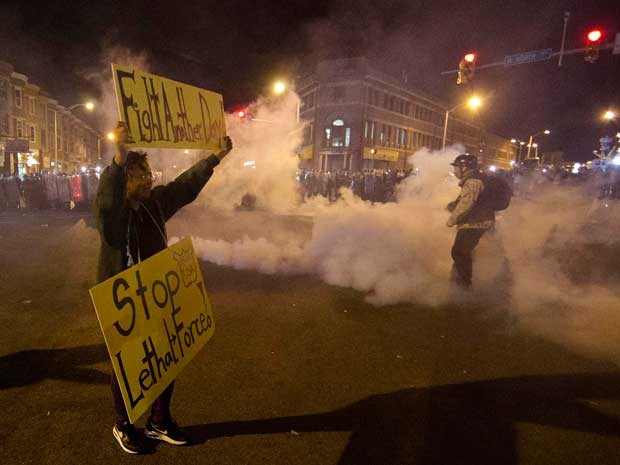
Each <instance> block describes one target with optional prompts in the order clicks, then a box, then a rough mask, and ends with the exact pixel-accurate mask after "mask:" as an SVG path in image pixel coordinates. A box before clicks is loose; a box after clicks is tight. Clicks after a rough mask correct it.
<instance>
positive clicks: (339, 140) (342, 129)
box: [323, 118, 351, 147]
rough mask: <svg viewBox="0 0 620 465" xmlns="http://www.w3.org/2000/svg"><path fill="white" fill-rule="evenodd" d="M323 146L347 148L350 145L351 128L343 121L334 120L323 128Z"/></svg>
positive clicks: (339, 119)
mask: <svg viewBox="0 0 620 465" xmlns="http://www.w3.org/2000/svg"><path fill="white" fill-rule="evenodd" d="M324 134H325V136H324V139H323V145H324V146H325V147H349V146H350V145H351V128H350V127H347V124H346V123H345V121H344V120H343V119H341V118H336V119H334V120H332V121H331V122H330V124H329V125H327V126H326V127H325V128H324Z"/></svg>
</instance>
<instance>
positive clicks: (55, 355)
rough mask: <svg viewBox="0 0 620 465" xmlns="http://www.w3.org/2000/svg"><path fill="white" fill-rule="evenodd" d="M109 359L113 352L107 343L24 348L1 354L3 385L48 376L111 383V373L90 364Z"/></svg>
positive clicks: (90, 382) (0, 367)
mask: <svg viewBox="0 0 620 465" xmlns="http://www.w3.org/2000/svg"><path fill="white" fill-rule="evenodd" d="M107 360H109V356H108V352H107V350H106V347H105V344H93V345H88V346H80V347H70V348H65V349H35V350H22V351H20V352H15V353H13V354H8V355H4V356H2V357H0V373H2V377H1V378H0V389H8V388H12V387H19V386H26V385H28V384H33V383H37V382H39V381H43V380H44V379H47V378H51V379H62V380H66V381H75V382H79V383H89V384H109V383H110V374H109V373H102V372H100V371H98V370H95V369H93V368H88V367H86V365H92V364H95V363H99V362H103V361H107Z"/></svg>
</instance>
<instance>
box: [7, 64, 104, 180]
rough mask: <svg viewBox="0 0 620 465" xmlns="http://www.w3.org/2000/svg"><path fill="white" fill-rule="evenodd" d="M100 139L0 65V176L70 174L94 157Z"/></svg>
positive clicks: (63, 109)
mask: <svg viewBox="0 0 620 465" xmlns="http://www.w3.org/2000/svg"><path fill="white" fill-rule="evenodd" d="M100 144H101V135H100V134H99V133H98V132H97V131H95V130H94V129H93V128H91V127H90V126H89V125H88V124H86V123H85V122H84V121H82V120H81V119H80V118H78V117H77V116H76V115H75V114H74V113H73V112H72V111H71V110H70V109H69V108H65V107H63V106H62V105H60V104H59V103H58V102H57V101H56V100H54V99H53V98H51V97H50V96H49V95H48V94H47V93H46V92H44V91H43V90H41V88H40V87H38V86H37V85H35V84H33V83H31V82H29V80H28V77H27V76H25V75H23V74H20V73H17V72H15V70H14V68H13V66H12V65H10V64H9V63H4V62H0V173H2V174H4V175H5V176H11V175H20V176H21V175H23V174H28V173H37V172H42V171H57V172H64V173H73V172H76V171H78V170H79V169H80V167H81V166H84V165H90V164H94V163H96V162H97V160H98V159H99V158H100V148H101V145H100Z"/></svg>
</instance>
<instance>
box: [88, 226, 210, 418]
mask: <svg viewBox="0 0 620 465" xmlns="http://www.w3.org/2000/svg"><path fill="white" fill-rule="evenodd" d="M90 296H91V299H92V301H93V304H94V306H95V311H96V312H97V317H98V318H99V324H100V325H101V330H102V331H103V336H104V338H105V342H106V345H107V347H108V352H109V354H110V358H111V360H112V366H113V367H114V372H115V373H116V377H117V379H118V383H119V386H120V388H121V392H122V395H123V400H124V402H125V407H126V408H127V413H128V415H129V420H130V421H131V422H132V423H134V422H135V421H136V420H137V419H138V418H140V416H141V415H142V414H143V413H144V412H146V410H147V409H148V408H149V406H150V405H151V404H152V403H153V401H154V400H155V399H157V397H159V395H160V394H161V393H162V392H163V391H164V389H166V387H168V385H169V384H170V383H171V382H172V381H173V380H174V378H175V377H176V376H177V375H178V374H179V373H180V372H181V370H183V368H185V366H186V365H187V364H188V363H189V361H190V360H191V359H192V358H193V357H194V356H195V355H196V354H197V353H198V352H199V351H200V349H201V348H202V347H203V346H204V345H205V344H206V342H207V341H208V340H209V339H210V338H211V336H213V333H214V331H215V320H214V318H213V312H212V310H211V304H210V302H209V298H208V296H207V292H206V289H205V286H204V282H203V279H202V274H201V273H200V267H199V266H198V260H197V259H196V254H195V253H194V248H193V245H192V241H191V239H189V238H186V239H183V240H181V241H180V242H177V243H176V244H174V245H172V246H170V247H168V248H167V249H165V250H162V251H161V252H159V253H157V254H156V255H153V256H152V257H149V258H148V259H146V260H144V261H142V262H140V263H138V264H137V265H134V266H132V267H131V268H128V269H127V270H125V271H123V272H121V273H119V274H117V275H116V276H113V277H111V278H110V279H108V280H106V281H104V282H102V283H100V284H98V285H97V286H95V287H93V288H92V289H91V290H90Z"/></svg>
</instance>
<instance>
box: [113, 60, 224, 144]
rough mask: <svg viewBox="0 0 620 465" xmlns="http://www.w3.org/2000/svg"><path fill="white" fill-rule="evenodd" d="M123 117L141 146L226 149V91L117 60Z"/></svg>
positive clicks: (120, 112) (116, 68)
mask: <svg viewBox="0 0 620 465" xmlns="http://www.w3.org/2000/svg"><path fill="white" fill-rule="evenodd" d="M112 74H113V76H114V85H115V87H116V97H117V100H118V109H119V118H120V120H121V121H124V122H125V123H126V124H127V126H128V129H129V133H130V134H131V137H132V138H133V141H134V142H133V143H132V144H130V145H135V146H138V147H156V148H183V149H210V150H214V151H219V150H221V149H223V148H224V145H225V144H224V136H226V125H225V122H224V104H223V101H222V96H221V95H220V94H217V93H215V92H211V91H208V90H204V89H200V88H198V87H194V86H190V85H187V84H183V83H181V82H177V81H173V80H171V79H166V78H163V77H161V76H156V75H154V74H149V73H144V72H142V71H138V70H136V69H132V68H129V67H127V66H121V65H117V64H112Z"/></svg>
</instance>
